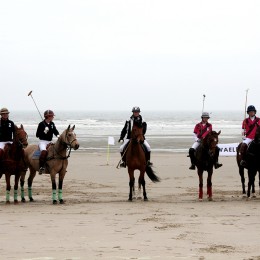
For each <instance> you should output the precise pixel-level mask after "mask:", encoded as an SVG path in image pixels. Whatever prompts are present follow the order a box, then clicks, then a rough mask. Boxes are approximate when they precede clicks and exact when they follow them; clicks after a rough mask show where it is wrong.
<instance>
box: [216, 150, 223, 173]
mask: <svg viewBox="0 0 260 260" xmlns="http://www.w3.org/2000/svg"><path fill="white" fill-rule="evenodd" d="M217 148H218V147H217ZM218 157H219V148H218V149H217V150H216V154H215V162H214V167H215V169H218V168H220V167H221V166H222V165H223V164H222V163H219V162H218Z"/></svg>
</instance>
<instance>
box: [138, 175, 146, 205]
mask: <svg viewBox="0 0 260 260" xmlns="http://www.w3.org/2000/svg"><path fill="white" fill-rule="evenodd" d="M144 173H145V172H143V173H142V174H140V176H139V180H138V182H139V185H142V187H143V196H144V201H147V200H148V198H147V195H146V189H145V180H144Z"/></svg>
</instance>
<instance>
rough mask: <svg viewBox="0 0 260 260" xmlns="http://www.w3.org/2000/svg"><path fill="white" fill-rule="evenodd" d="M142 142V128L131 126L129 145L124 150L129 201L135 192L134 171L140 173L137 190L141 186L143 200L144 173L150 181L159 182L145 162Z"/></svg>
mask: <svg viewBox="0 0 260 260" xmlns="http://www.w3.org/2000/svg"><path fill="white" fill-rule="evenodd" d="M143 142H144V136H143V128H142V127H138V126H136V125H134V126H133V128H132V133H131V139H130V141H129V145H128V147H127V151H126V165H127V168H128V174H129V179H130V181H129V187H130V192H129V199H128V200H129V201H132V199H133V193H134V192H135V187H134V185H135V178H134V171H135V170H139V171H140V175H139V179H138V191H139V193H141V187H143V197H144V200H145V201H147V200H148V198H147V194H146V189H145V179H144V174H145V172H146V173H147V175H148V177H149V178H150V179H151V181H152V182H159V181H160V179H159V178H158V177H157V176H156V175H155V173H154V171H153V169H152V167H151V166H150V165H149V166H148V165H147V164H146V157H145V151H144V148H143V147H142V144H143ZM134 195H135V194H134Z"/></svg>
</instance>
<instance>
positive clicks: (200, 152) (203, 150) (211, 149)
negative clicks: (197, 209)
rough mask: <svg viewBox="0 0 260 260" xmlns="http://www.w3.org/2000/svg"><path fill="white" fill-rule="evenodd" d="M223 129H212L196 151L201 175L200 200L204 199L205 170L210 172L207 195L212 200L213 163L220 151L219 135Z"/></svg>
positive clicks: (199, 174)
mask: <svg viewBox="0 0 260 260" xmlns="http://www.w3.org/2000/svg"><path fill="white" fill-rule="evenodd" d="M220 133H221V131H219V132H216V131H211V132H210V133H208V134H207V135H206V137H205V138H204V139H203V140H202V143H201V144H200V145H199V147H198V148H197V149H196V152H195V165H196V166H197V173H198V176H199V200H202V199H203V172H204V171H207V172H208V178H207V195H208V200H210V201H211V200H212V181H211V180H212V174H213V165H214V162H215V158H216V155H217V153H218V152H219V151H218V149H219V148H218V146H217V144H218V136H219V134H220Z"/></svg>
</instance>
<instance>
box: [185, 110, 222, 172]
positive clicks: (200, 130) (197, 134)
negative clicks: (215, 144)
mask: <svg viewBox="0 0 260 260" xmlns="http://www.w3.org/2000/svg"><path fill="white" fill-rule="evenodd" d="M209 118H210V117H209V113H208V112H203V113H202V115H201V119H202V120H201V122H200V123H198V124H196V125H195V127H194V131H193V136H194V139H195V143H194V144H193V145H192V147H191V148H190V149H189V156H190V161H191V166H190V168H189V169H190V170H195V168H196V167H195V151H196V149H197V148H198V146H199V145H200V143H201V140H202V139H204V138H205V137H206V136H207V134H208V133H209V132H211V131H212V124H210V123H209V122H208V120H209ZM218 156H219V149H217V154H216V157H215V162H214V166H215V169H217V168H219V167H221V166H222V164H221V163H219V162H218Z"/></svg>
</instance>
